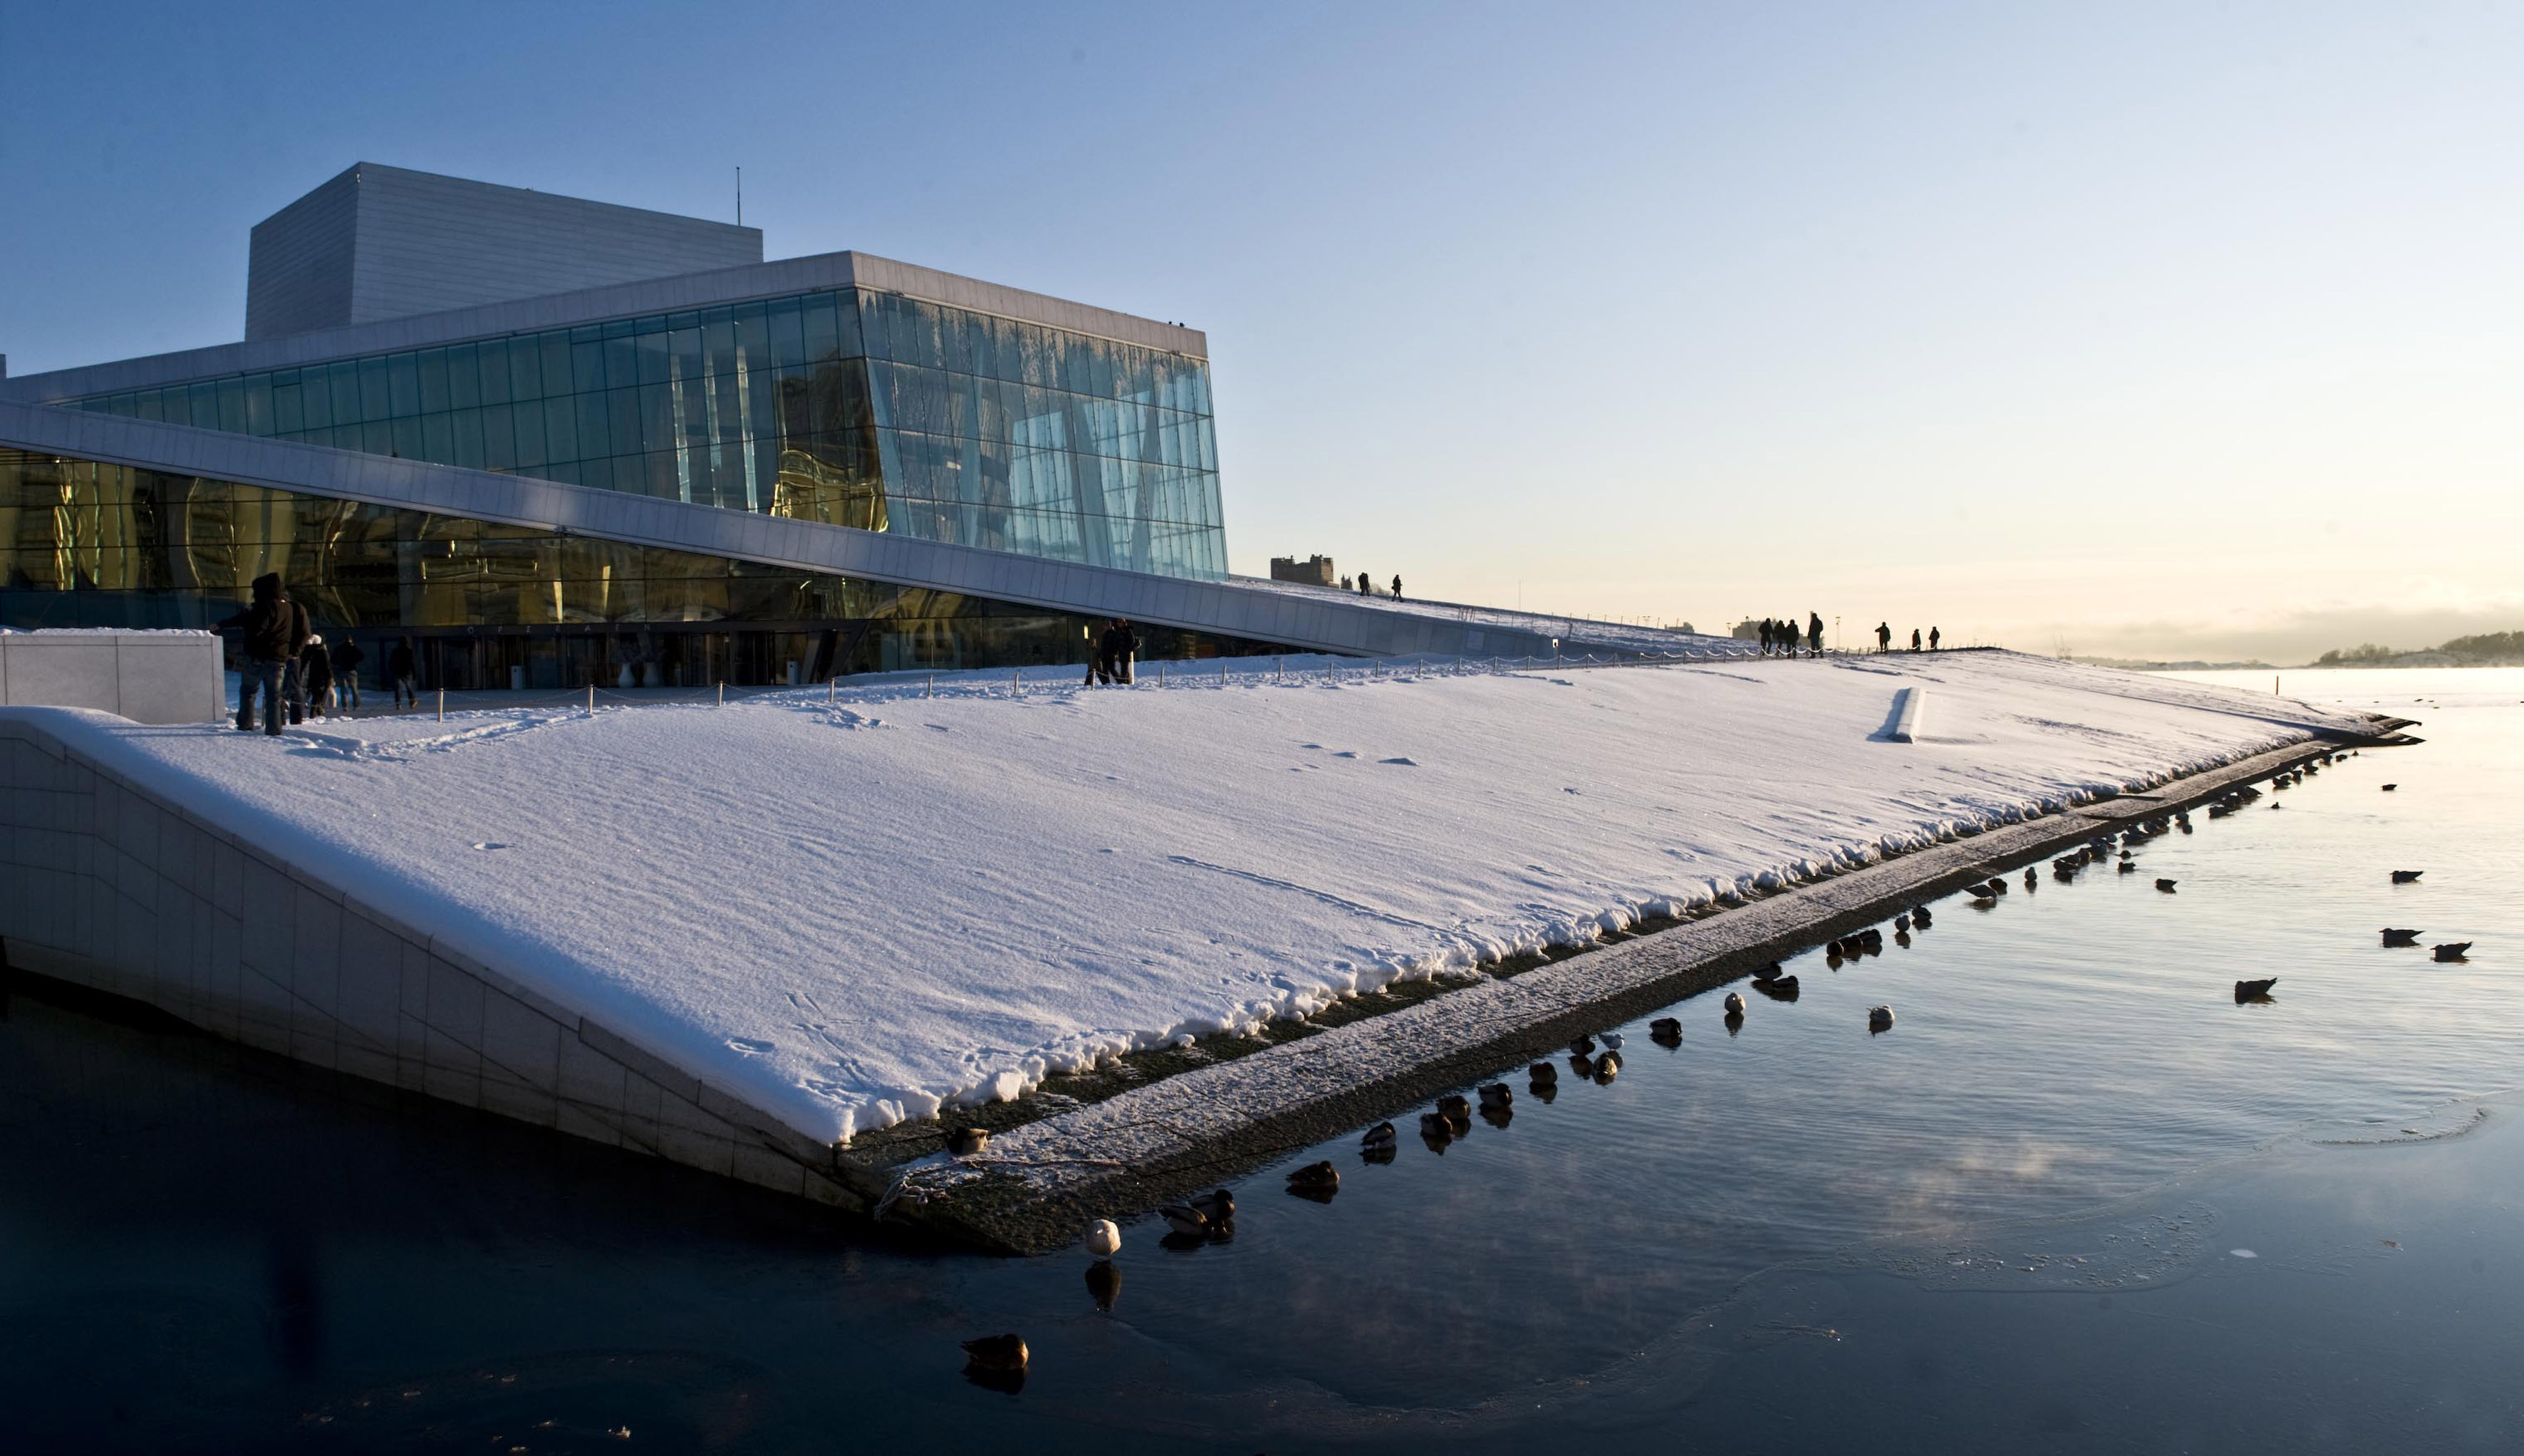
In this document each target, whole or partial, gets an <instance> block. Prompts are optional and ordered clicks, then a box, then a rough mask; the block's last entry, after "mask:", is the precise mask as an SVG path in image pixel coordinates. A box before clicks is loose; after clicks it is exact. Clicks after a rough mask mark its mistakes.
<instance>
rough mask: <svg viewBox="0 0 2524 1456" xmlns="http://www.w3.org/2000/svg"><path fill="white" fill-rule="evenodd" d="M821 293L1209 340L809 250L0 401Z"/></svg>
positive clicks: (37, 383)
mask: <svg viewBox="0 0 2524 1456" xmlns="http://www.w3.org/2000/svg"><path fill="white" fill-rule="evenodd" d="M828 288H866V289H872V290H874V291H876V292H879V293H898V294H901V295H904V296H905V297H908V298H916V299H922V300H925V301H927V302H930V303H935V304H944V305H946V306H947V307H948V308H954V309H965V310H969V311H971V312H973V313H976V314H991V315H997V316H999V317H1002V318H1013V319H1016V320H1018V321H1019V322H1023V323H1038V324H1042V325H1044V327H1046V328H1056V329H1061V330H1063V331H1065V332H1069V333H1078V334H1088V335H1092V336H1094V337H1097V338H1104V339H1111V340H1113V341H1115V342H1117V343H1123V344H1134V345H1137V346H1139V347H1141V348H1143V349H1157V350H1162V351H1164V352H1166V353H1169V354H1182V355H1188V356H1189V357H1191V358H1194V359H1201V360H1206V359H1207V358H1209V337H1208V335H1206V334H1204V333H1202V332H1201V331H1200V330H1199V329H1196V328H1183V327H1179V326H1177V325H1175V324H1171V323H1160V322H1158V321H1156V320H1155V319H1153V318H1141V317H1140V316H1139V315H1135V314H1120V313H1115V312H1114V311H1112V310H1110V309H1098V308H1094V307H1092V306H1091V305H1088V304H1080V303H1072V302H1070V301H1069V300H1067V299H1058V298H1052V297H1050V296H1049V295H1047V294H1041V293H1029V292H1027V291H1026V290H1024V289H1022V288H1009V287H1006V286H1005V285H1003V284H998V283H985V282H983V281H982V280H981V279H979V278H967V277H964V276H963V275H961V274H959V273H948V272H941V271H939V270H938V269H936V268H930V267H920V266H919V265H917V264H910V263H898V262H897V261H895V260H894V259H891V258H879V257H876V256H875V255H873V254H869V253H818V254H814V255H812V256H810V257H806V258H784V259H781V260H779V261H777V262H774V263H757V264H748V265H746V266H745V267H730V268H718V269H714V270H712V271H709V272H700V273H685V274H682V275H680V276H677V277H671V278H648V279H643V280H641V281H639V282H636V283H611V284H607V285H605V286H603V287H599V288H581V289H576V290H573V291H571V292H568V293H554V294H547V295H545V296H543V297H541V298H525V299H515V300H512V301H510V302H506V303H497V304H479V305H476V306H474V307H471V308H465V309H451V310H448V311H447V312H445V313H440V314H419V315H413V316H412V317H409V318H387V319H380V320H378V321H377V322H374V323H358V324H352V325H350V326H348V327H344V328H326V329H317V330H315V331H314V332H311V333H303V334H290V335H287V336H285V337H282V338H277V339H257V340H253V341H251V342H247V343H238V344H215V345H212V346H211V347H209V348H207V349H185V350H181V351H178V352H176V353H173V354H153V355H148V356H145V357H143V358H140V359H125V360H119V361H117V362H115V363H112V364H82V365H79V366H77V367H74V368H68V369H53V370H50V371H48V372H46V373H41V374H22V375H17V376H14V377H10V378H0V399H5V400H17V401H22V402H24V403H29V404H50V403H53V402H56V401H60V400H74V399H84V398H86V397H88V396H91V395H100V394H117V393H120V392H121V391H123V390H126V389H156V388H159V387H161V386H163V385H169V384H188V383H191V382H192V381H194V380H197V379H217V378H221V377H224V376H226V375H229V374H248V373H255V372H258V371H260V370H264V369H285V368H291V367H294V366H297V365H300V364H325V363H330V362H331V361H334V360H340V359H348V358H352V357H354V356H357V355H364V354H382V353H386V352H389V351H393V350H398V349H421V348H427V347H429V346H431V345H436V344H458V343H462V342H464V341H465V340H467V339H482V338H497V337H500V336H502V335H506V334H519V333H534V332H537V331H539V330H542V329H549V328H567V327H571V326H573V325H577V324H583V323H596V322H601V321H603V320H606V319H610V318H634V317H642V316H646V315H652V314H679V313H684V312H686V311H689V310H693V309H710V308H716V307H718V306H719V305H721V304H739V303H747V302H750V301H752V300H753V299H758V298H781V297H785V296H787V295H790V294H797V293H814V292H818V291H820V290H823V289H828Z"/></svg>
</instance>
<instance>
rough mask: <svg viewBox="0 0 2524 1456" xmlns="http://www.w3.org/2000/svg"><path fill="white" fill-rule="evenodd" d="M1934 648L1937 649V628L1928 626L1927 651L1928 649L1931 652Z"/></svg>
mask: <svg viewBox="0 0 2524 1456" xmlns="http://www.w3.org/2000/svg"><path fill="white" fill-rule="evenodd" d="M1936 650H1937V629H1936V628H1934V627H1930V628H1929V629H1928V651H1930V652H1932V653H1933V652H1935V651H1936Z"/></svg>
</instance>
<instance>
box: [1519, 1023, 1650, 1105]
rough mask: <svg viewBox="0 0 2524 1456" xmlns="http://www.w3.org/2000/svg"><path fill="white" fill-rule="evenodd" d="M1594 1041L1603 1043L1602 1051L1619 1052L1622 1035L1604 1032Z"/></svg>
mask: <svg viewBox="0 0 2524 1456" xmlns="http://www.w3.org/2000/svg"><path fill="white" fill-rule="evenodd" d="M1595 1040H1596V1041H1598V1042H1601V1043H1604V1049H1605V1050H1606V1051H1619V1050H1621V1049H1622V1034H1621V1033H1620V1032H1606V1033H1604V1035H1602V1036H1600V1037H1597V1038H1596V1039H1595ZM1501 1091H1505V1089H1501Z"/></svg>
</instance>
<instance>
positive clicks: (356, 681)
mask: <svg viewBox="0 0 2524 1456" xmlns="http://www.w3.org/2000/svg"><path fill="white" fill-rule="evenodd" d="M366 660H368V655H367V654H366V653H364V652H362V651H360V644H359V642H358V641H357V640H356V639H354V638H351V637H348V636H345V637H344V638H343V639H342V643H341V646H339V647H336V648H334V649H333V691H334V693H335V694H336V695H337V696H338V697H339V698H340V699H341V703H342V711H343V713H344V714H346V715H350V714H356V713H358V712H359V710H360V664H361V663H363V662H364V661H366Z"/></svg>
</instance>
